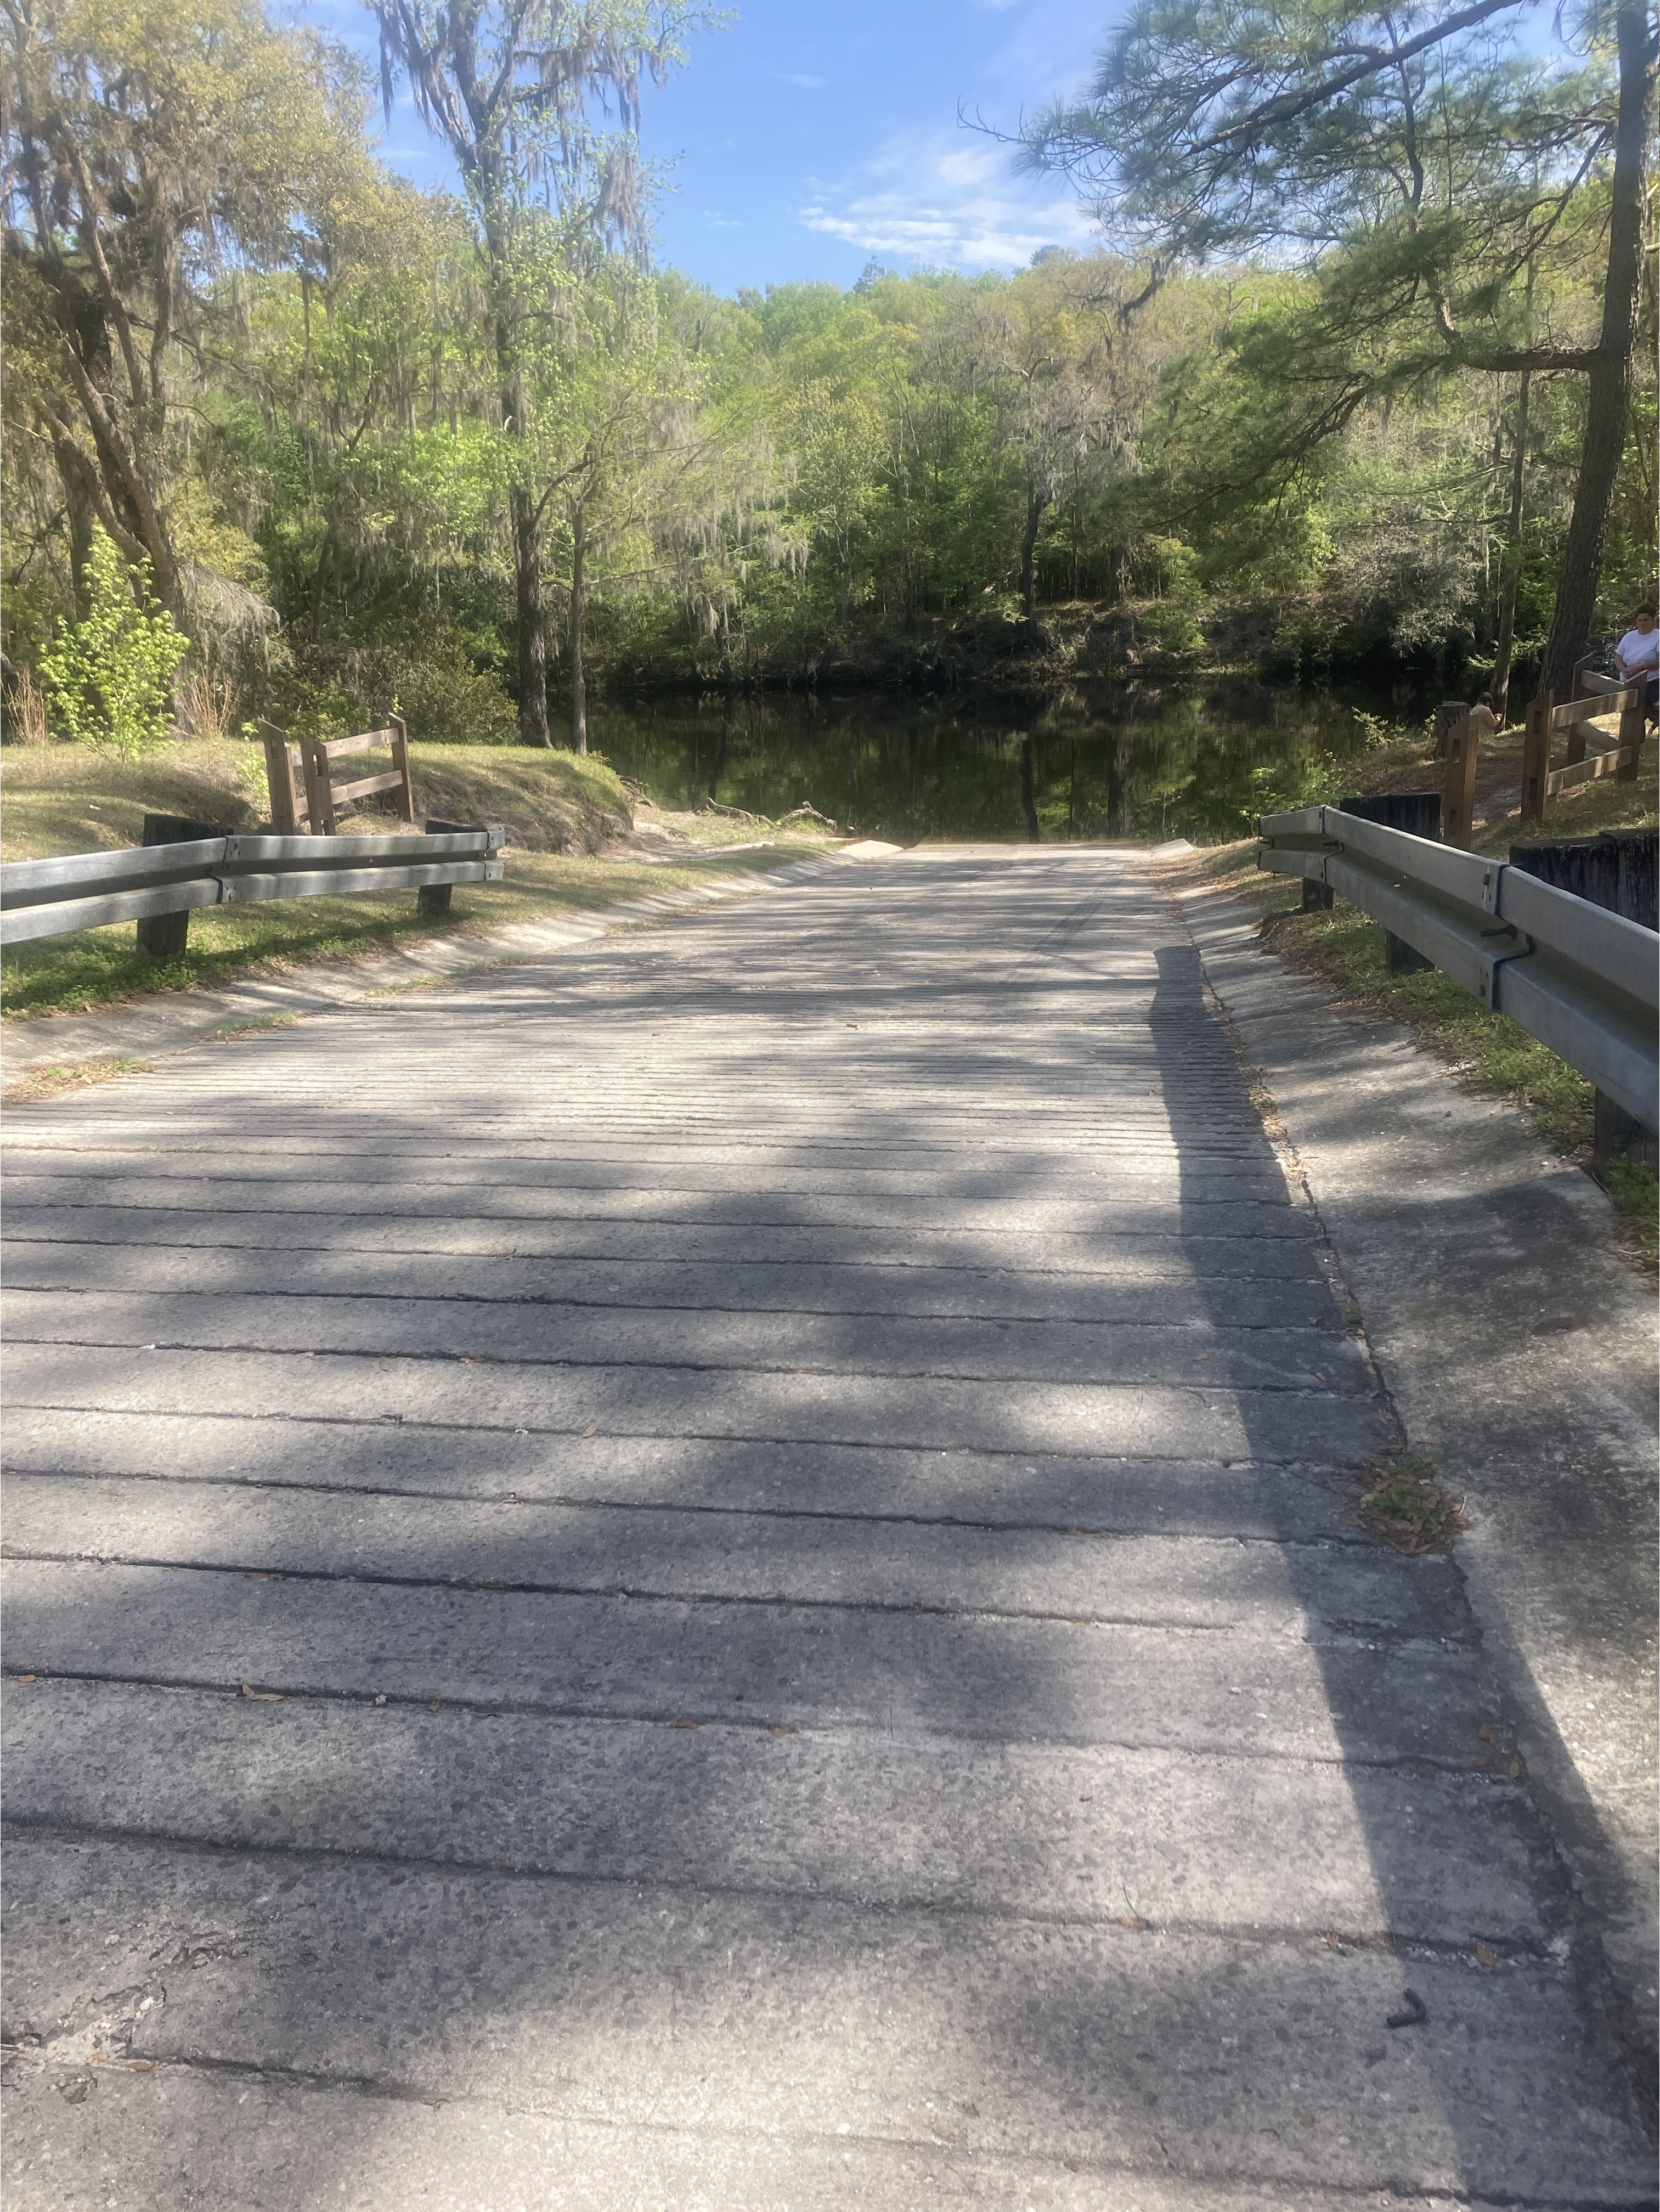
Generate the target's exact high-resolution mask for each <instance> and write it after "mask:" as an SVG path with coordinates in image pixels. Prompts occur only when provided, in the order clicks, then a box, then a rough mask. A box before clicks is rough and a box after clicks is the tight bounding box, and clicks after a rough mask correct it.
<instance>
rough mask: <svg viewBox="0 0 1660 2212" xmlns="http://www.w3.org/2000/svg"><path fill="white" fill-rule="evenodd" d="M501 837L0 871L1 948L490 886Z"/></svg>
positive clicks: (281, 843)
mask: <svg viewBox="0 0 1660 2212" xmlns="http://www.w3.org/2000/svg"><path fill="white" fill-rule="evenodd" d="M505 835H506V833H505V832H504V831H503V830H502V829H461V830H455V831H451V832H448V833H447V834H445V835H442V836H431V837H423V836H405V837H200V838H197V839H195V840H193V841H192V842H190V843H188V844H182V845H141V846H136V847H134V848H131V849H130V850H127V851H125V852H119V853H68V854H63V855H61V856H60V857H58V858H57V859H53V860H12V861H9V862H8V863H7V864H6V865H5V866H3V867H0V945H24V944H27V942H28V941H29V939H32V938H36V937H58V936H62V935H64V933H66V932H68V931H70V930H72V929H98V928H101V927H103V926H104V925H105V924H106V923H108V922H112V921H145V920H147V919H148V918H149V916H150V915H160V914H183V913H188V912H189V911H190V910H191V909H192V908H196V907H204V906H241V905H246V904H248V903H250V902H252V901H254V900H256V899H279V898H337V897H340V896H343V895H344V894H346V893H349V892H352V891H388V890H411V889H418V888H423V887H424V886H426V885H428V884H493V883H496V882H499V881H500V879H501V877H502V868H503V863H502V860H499V859H498V858H496V854H498V853H499V851H500V849H501V847H502V843H503V842H504V839H505Z"/></svg>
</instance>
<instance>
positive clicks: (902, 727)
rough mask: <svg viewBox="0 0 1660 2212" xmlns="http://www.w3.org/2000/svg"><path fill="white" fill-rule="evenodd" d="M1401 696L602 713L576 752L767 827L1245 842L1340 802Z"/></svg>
mask: <svg viewBox="0 0 1660 2212" xmlns="http://www.w3.org/2000/svg"><path fill="white" fill-rule="evenodd" d="M1427 710H1428V709H1427V702H1426V701H1425V700H1420V699H1418V698H1417V697H1415V696H1409V695H1407V694H1404V693H1402V692H1396V693H1394V694H1389V693H1387V692H1382V693H1380V692H1367V691H1363V690H1356V689H1345V690H1341V691H1338V690H1325V689H1318V688H1315V687H1313V686H1298V685H1285V686H1273V685H1268V684H1256V683H1252V682H1250V681H1249V680H1241V679H1238V678H1227V679H1224V680H1219V681H1217V682H1216V683H1215V684H1210V685H1206V686H1202V687H1195V688H1193V689H1190V690H1181V691H1172V690H1161V691H1157V692H1154V691H1151V690H1136V689H1134V688H1131V689H1128V690H1126V689H1125V687H1123V686H1122V685H1118V686H1116V687H1109V686H1107V685H1104V684H1103V685H1097V686H1091V687H1088V688H1085V687H1083V686H1079V688H1078V689H1076V690H1070V691H1067V692H1066V693H1063V694H1061V695H1058V696H1057V695H1050V696H1043V697H1039V696H1031V697H1026V698H1010V699H1006V700H997V701H983V700H982V701H976V702H975V703H974V704H973V705H972V706H969V705H966V704H965V705H956V704H951V703H946V704H940V703H938V702H915V703H913V702H908V701H897V700H892V699H879V700H874V701H873V700H870V699H863V698H850V699H831V700H819V699H816V698H812V697H807V698H794V697H792V698H783V699H769V698H762V699H737V700H723V699H718V698H717V699H712V700H709V701H708V702H703V703H701V704H699V705H697V706H695V707H694V706H688V705H685V704H683V703H680V702H675V703H672V704H671V705H667V706H638V707H634V708H619V707H611V706H608V707H605V708H603V709H601V710H600V711H599V712H597V713H596V714H595V715H594V717H593V727H592V733H591V742H592V743H593V746H594V749H595V750H597V751H599V752H600V753H603V754H604V756H605V758H606V759H607V760H608V761H610V763H611V765H612V767H614V768H615V769H617V770H618V771H619V772H620V773H621V774H622V775H626V776H629V777H632V778H633V779H634V780H635V781H636V782H639V783H641V784H642V785H643V786H644V787H645V788H646V789H647V791H648V793H650V795H651V797H652V798H653V799H654V800H656V801H657V803H658V804H659V805H663V806H668V807H677V808H678V807H691V806H696V805H699V804H700V803H701V802H702V800H703V799H717V800H719V801H721V803H723V804H724V805H728V806H739V807H744V808H746V809H748V810H749V811H751V812H752V813H756V814H764V815H766V816H768V817H772V818H776V817H778V816H779V815H781V814H783V813H786V812H787V811H788V810H789V809H790V808H792V807H794V806H799V805H802V804H803V803H804V802H805V803H806V804H808V805H812V806H815V807H817V808H818V811H820V812H821V813H823V814H827V815H829V816H830V817H832V818H833V819H834V820H835V821H836V823H838V824H839V825H841V826H842V827H843V828H845V829H850V830H854V831H856V832H858V833H860V834H861V835H863V836H880V837H889V838H891V839H893V840H894V841H895V842H905V843H909V842H911V841H913V840H915V839H917V838H950V839H958V838H970V839H991V840H997V841H1000V842H1014V841H1021V842H1029V841H1033V840H1037V841H1041V842H1045V843H1049V842H1065V841H1067V840H1069V839H1075V838H1089V839H1101V838H1110V837H1128V838H1137V839H1158V838H1164V837H1190V838H1192V839H1193V840H1194V842H1195V843H1196V844H1211V843H1217V842H1223V841H1225V840H1226V839H1229V838H1233V837H1241V836H1246V835H1248V834H1249V832H1250V829H1252V827H1253V826H1254V823H1255V821H1256V817H1257V816H1258V815H1259V814H1263V813H1268V812H1272V811H1274V810H1275V809H1276V808H1279V807H1286V806H1297V805H1305V804H1309V803H1311V802H1312V801H1314V800H1316V799H1335V798H1340V797H1341V795H1342V787H1343V782H1344V772H1345V768H1346V765H1347V763H1351V762H1353V760H1354V759H1355V758H1356V757H1357V756H1358V755H1359V754H1361V753H1363V752H1365V750H1367V749H1368V748H1369V747H1370V746H1371V745H1374V744H1377V742H1378V740H1379V738H1380V736H1382V735H1383V726H1386V725H1392V726H1394V728H1395V729H1397V730H1398V728H1399V727H1400V726H1401V725H1402V724H1403V723H1414V722H1417V721H1419V720H1421V719H1422V717H1423V716H1424V714H1426V712H1427Z"/></svg>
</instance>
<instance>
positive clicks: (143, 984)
mask: <svg viewBox="0 0 1660 2212" xmlns="http://www.w3.org/2000/svg"><path fill="white" fill-rule="evenodd" d="M411 754H412V761H413V767H414V775H415V789H416V804H417V811H418V812H419V813H420V814H422V815H423V817H424V816H425V815H426V814H428V813H431V814H433V815H435V816H437V817H441V818H444V819H449V820H455V821H464V822H505V823H507V825H508V835H509V844H508V851H507V853H506V854H505V855H504V858H505V860H506V874H505V877H504V878H503V880H502V882H501V883H499V884H457V885H456V886H455V888H454V891H453V896H452V900H451V910H450V912H449V913H448V914H447V915H420V914H417V912H416V908H415V893H414V892H413V891H386V892H382V893H379V894H368V895H364V896H359V897H352V898H307V899H280V900H272V901H270V902H265V903H262V904H258V905H253V906H227V907H217V908H201V909H198V911H197V912H195V913H193V914H192V916H191V924H190V941H189V947H188V950H187V951H185V953H184V954H183V955H182V956H181V957H179V958H178V959H175V960H165V961H163V960H154V959H151V958H149V957H147V956H145V955H143V954H142V953H140V952H139V951H138V949H137V944H136V942H135V933H134V929H133V926H132V924H131V922H124V923H119V924H116V925H113V926H112V927H109V928H107V929H94V930H83V931H81V932H79V933H76V934H75V935H72V936H66V937H58V938H46V939H40V940H37V941H36V942H35V943H33V944H30V945H19V946H17V947H15V949H14V950H13V951H10V952H9V953H8V954H7V955H6V956H5V957H4V959H3V961H0V1006H3V1009H4V1012H6V1014H7V1015H8V1016H11V1017H18V1018H21V1017H27V1016H31V1015H39V1014H49V1013H64V1012H89V1011H91V1010H92V1009H93V1008H94V1007H98V1006H108V1005H110V1004H112V1003H113V1002H115V1001H117V1000H122V999H127V998H131V997H133V996H135V995H137V994H141V993H148V992H155V991H189V990H197V989H204V988H209V987H212V986H214V985H216V984H218V983H222V982H224V981H228V979H229V978H230V977H232V976H234V975H240V974H244V973H246V972H248V971H249V970H251V969H258V970H260V971H262V972H264V973H267V974H271V973H280V972H282V971H283V970H285V969H293V968H295V967H299V966H302V965H304V964H306V963H309V962H312V961H315V960H330V959H352V958H356V957H364V956H367V955H369V954H373V953H375V952H379V951H383V950H384V949H385V948H386V946H388V945H410V944H416V943H418V942H419V941H420V939H423V938H425V937H432V936H445V937H451V936H457V935H460V936H482V935H483V934H484V933H487V932H489V931H490V930H493V929H496V928H500V927H502V926H503V925H504V924H506V923H509V922H514V921H532V920H537V919H539V918H543V917H545V916H548V915H556V914H561V913H569V912H582V911H587V910H591V909H592V908H595V907H603V906H609V905H612V904H614V903H615V902H617V901H618V900H621V899H627V898H632V897H637V896H640V895H641V894H642V892H648V891H662V890H673V889H680V888H685V887H688V886H690V885H692V884H698V883H702V882H706V881H707V880H708V878H710V877H712V876H731V875H733V874H741V873H742V872H745V870H750V869H756V870H759V869H764V868H769V867H775V866H777V865H778V863H779V862H780V861H781V860H787V859H790V858H794V857H799V856H800V854H804V853H807V852H814V851H818V852H822V851H823V850H824V842H823V840H822V839H817V840H816V839H814V838H812V837H811V836H805V835H797V834H792V836H790V838H789V840H788V842H782V841H781V842H778V843H775V844H769V845H766V846H763V847H761V848H758V849H754V848H752V849H749V850H745V851H735V852H734V851H730V850H726V851H713V852H709V853H706V854H697V853H688V854H686V855H685V857H684V858H682V859H671V860H664V861H660V862H652V861H646V860H640V859H638V858H636V857H635V856H634V855H632V854H626V853H623V854H617V853H608V852H607V851H606V849H605V846H606V843H607V841H608V840H609V839H611V838H612V837H614V836H616V835H617V833H618V832H620V831H622V830H623V829H626V828H627V827H628V824H629V818H630V812H631V809H630V805H629V798H628V794H627V793H626V792H625V791H624V789H623V786H622V784H621V783H620V781H618V779H617V776H616V775H614V774H613V773H612V771H611V769H610V768H608V767H607V766H606V765H605V763H604V762H603V761H602V760H599V759H598V758H596V757H589V758H588V759H586V760H579V759H578V758H577V757H575V755H573V754H569V753H557V752H556V753H546V754H543V753H521V752H518V751H513V750H507V749H499V750H498V749H496V748H483V747H477V748H463V747H460V746H454V745H417V746H414V747H412V748H411ZM251 757H252V748H250V747H246V746H240V745H237V744H177V745H172V746H169V747H167V750H165V751H164V752H163V753H161V754H159V755H157V756H156V757H154V758H153V759H151V760H149V761H145V762H140V763H133V764H131V765H125V764H123V763H119V762H114V761H109V760H106V759H105V758H104V757H101V756H100V755H99V754H96V753H94V752H91V751H89V750H88V749H87V748H85V747H83V746H77V745H47V746H40V747H34V746H31V747H27V748H22V747H9V748H8V749H7V751H6V754H5V756H4V761H3V768H0V781H3V787H4V794H5V815H6V821H5V828H6V839H5V846H4V851H5V854H6V857H7V858H8V859H11V860H21V859H25V858H33V857H36V856H38V855H42V854H53V853H67V852H88V851H94V850H97V849H99V848H105V849H114V848H119V847H121V846H125V845H135V844H137V843H138V842H139V841H140V837H141V835H142V829H143V815H144V813H145V811H146V810H154V811H159V812H167V813H178V814H187V815H192V816H195V817H198V819H201V820H204V821H211V822H215V823H218V822H223V823H224V825H225V827H226V828H227V829H252V828H254V827H255V826H257V822H258V815H257V813H256V809H255V807H254V805H253V803H252V801H253V795H254V794H253V793H252V792H251V791H250V790H249V789H248V788H246V784H245V782H244V781H243V780H241V779H240V776H239V771H240V769H242V767H243V765H244V763H246V762H247V761H248V760H249V759H250V758H251ZM343 826H344V825H343ZM350 826H351V827H352V828H354V829H371V830H379V831H386V830H391V829H393V828H395V827H396V825H395V823H392V822H391V821H389V820H387V819H386V818H385V817H373V818H361V819H359V820H357V821H356V822H354V823H352V824H351V825H350ZM696 829H697V835H698V837H699V840H700V842H708V843H709V844H711V845H721V846H731V845H733V844H736V843H748V842H750V841H751V840H753V839H754V838H755V836H757V826H756V825H755V824H754V823H733V822H728V821H726V820H723V819H721V818H720V817H712V818H710V819H709V820H708V823H707V824H705V822H704V820H703V818H702V817H699V818H698V822H697V824H696ZM669 849H670V850H671V851H672V848H669Z"/></svg>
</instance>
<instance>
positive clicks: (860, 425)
mask: <svg viewBox="0 0 1660 2212" xmlns="http://www.w3.org/2000/svg"><path fill="white" fill-rule="evenodd" d="M790 425H791V429H792V432H793V434H794V438H793V442H794V446H795V455H796V477H795V486H794V494H793V495H792V498H791V501H790V504H791V505H792V507H794V509H795V511H796V513H798V514H800V516H801V518H802V520H804V522H805V523H806V526H807V528H808V530H809V531H811V532H812V535H813V536H814V537H820V538H829V540H830V543H831V544H832V545H833V546H834V547H835V548H836V562H837V565H838V567H839V568H840V570H841V578H842V595H841V601H840V604H839V605H838V607H837V609H836V620H837V621H838V622H842V623H844V622H846V620H847V618H848V610H849V608H850V607H851V606H852V605H853V543H854V536H855V534H856V533H857V532H858V530H859V527H860V524H861V523H862V521H863V520H864V519H865V517H866V514H867V513H869V512H870V509H871V507H873V505H874V503H875V501H876V499H877V497H878V495H879V490H880V486H879V483H878V481H877V472H878V471H879V469H880V467H881V465H882V461H883V459H884V455H885V449H886V442H887V441H886V439H885V435H884V425H883V422H882V420H881V417H880V416H879V414H878V413H877V410H876V409H875V408H874V406H873V404H871V402H870V400H869V399H868V398H866V395H865V394H864V393H863V392H837V391H836V389H835V387H834V386H833V385H832V384H831V383H830V380H828V379H827V378H824V377H818V378H815V379H814V380H813V381H812V383H811V384H808V385H806V386H803V387H802V389H801V390H800V392H797V393H796V394H795V396H794V400H793V402H792V404H791V408H790Z"/></svg>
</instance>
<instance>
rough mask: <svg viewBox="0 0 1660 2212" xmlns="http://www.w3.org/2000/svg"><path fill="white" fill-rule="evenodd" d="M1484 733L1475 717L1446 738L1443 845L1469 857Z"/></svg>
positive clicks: (1452, 731)
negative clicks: (1477, 760)
mask: <svg viewBox="0 0 1660 2212" xmlns="http://www.w3.org/2000/svg"><path fill="white" fill-rule="evenodd" d="M1480 743H1481V731H1480V728H1479V726H1478V725H1477V723H1476V720H1475V714H1473V713H1471V714H1466V715H1465V717H1464V719H1463V720H1462V722H1459V723H1456V724H1455V725H1454V726H1453V728H1452V729H1451V730H1450V732H1448V735H1447V780H1446V786H1445V788H1444V791H1443V793H1442V795H1441V842H1442V843H1443V844H1444V845H1456V846H1457V847H1458V848H1460V850H1461V851H1462V852H1466V853H1468V850H1469V845H1470V836H1471V831H1472V828H1473V817H1474V816H1475V757H1476V750H1477V748H1478V746H1479V744H1480Z"/></svg>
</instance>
